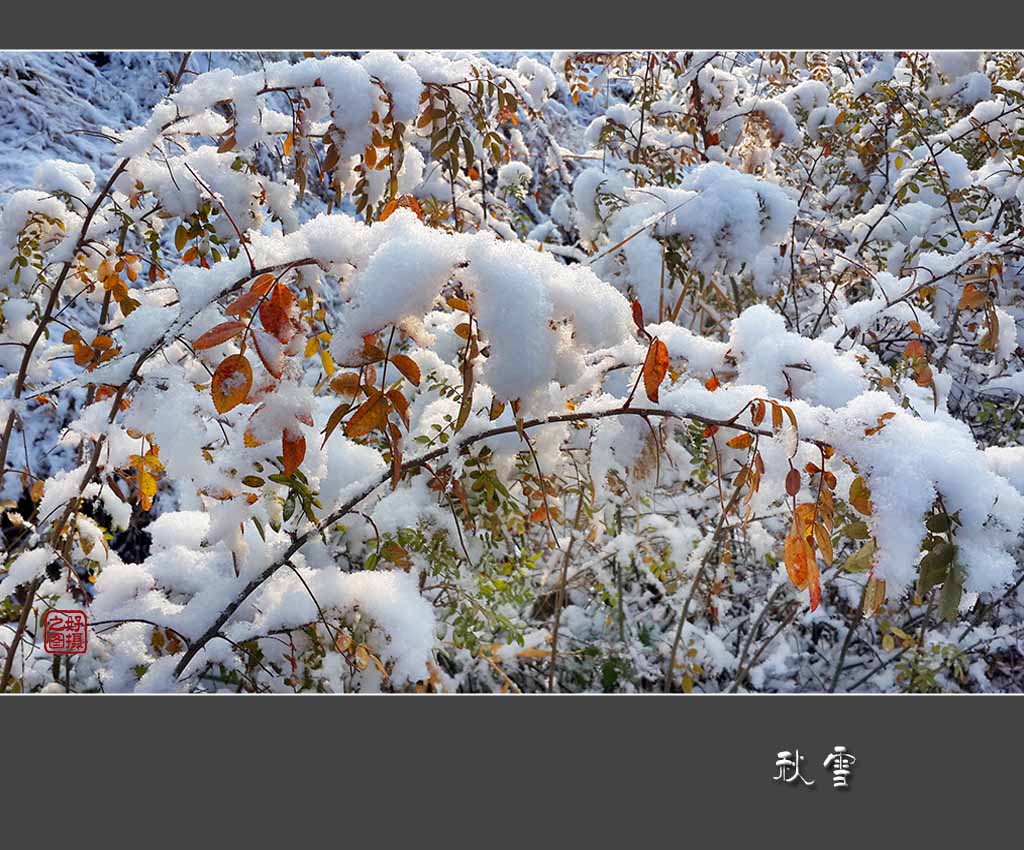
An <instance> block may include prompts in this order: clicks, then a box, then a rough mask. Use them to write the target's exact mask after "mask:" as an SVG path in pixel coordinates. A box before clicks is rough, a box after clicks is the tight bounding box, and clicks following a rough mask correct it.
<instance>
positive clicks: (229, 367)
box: [210, 354, 252, 413]
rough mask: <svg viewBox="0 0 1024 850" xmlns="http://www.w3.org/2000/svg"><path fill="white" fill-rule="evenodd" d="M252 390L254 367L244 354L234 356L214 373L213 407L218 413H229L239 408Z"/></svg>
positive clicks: (225, 359) (211, 386)
mask: <svg viewBox="0 0 1024 850" xmlns="http://www.w3.org/2000/svg"><path fill="white" fill-rule="evenodd" d="M250 389H252V366H251V365H250V364H249V361H248V360H247V359H246V357H245V355H244V354H232V355H231V356H230V357H225V358H224V360H223V361H221V364H220V366H218V367H217V370H216V371H215V372H214V373H213V382H212V384H211V385H210V391H211V392H212V394H213V406H214V407H216V408H217V412H218V413H227V412H228V411H229V410H231V409H232V408H233V407H237V406H238V405H239V404H241V403H242V402H243V401H245V398H246V396H248V395H249V390H250Z"/></svg>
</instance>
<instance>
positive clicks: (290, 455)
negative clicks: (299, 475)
mask: <svg viewBox="0 0 1024 850" xmlns="http://www.w3.org/2000/svg"><path fill="white" fill-rule="evenodd" d="M281 455H282V457H283V458H284V474H285V475H291V474H292V473H293V472H295V470H296V469H298V468H299V465H300V464H301V463H302V459H303V458H304V457H305V456H306V438H305V437H303V436H302V432H301V431H293V430H292V429H291V428H285V429H284V430H283V431H282V432H281Z"/></svg>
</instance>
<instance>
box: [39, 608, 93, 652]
mask: <svg viewBox="0 0 1024 850" xmlns="http://www.w3.org/2000/svg"><path fill="white" fill-rule="evenodd" d="M88 642H89V620H88V618H87V617H86V614H85V611H59V610H57V609H56V608H51V609H50V610H49V611H47V612H46V614H45V616H44V617H43V649H44V650H45V651H46V652H49V653H50V654H51V655H80V654H81V653H83V652H85V649H86V646H87V645H88Z"/></svg>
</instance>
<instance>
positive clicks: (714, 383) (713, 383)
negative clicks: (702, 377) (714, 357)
mask: <svg viewBox="0 0 1024 850" xmlns="http://www.w3.org/2000/svg"><path fill="white" fill-rule="evenodd" d="M721 385H722V382H721V381H719V380H718V375H712V376H711V377H710V378H708V379H707V380H706V381H705V382H704V389H706V390H708V391H709V392H714V391H715V390H717V389H718V388H719V387H720V386H721Z"/></svg>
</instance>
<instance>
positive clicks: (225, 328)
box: [192, 321, 245, 351]
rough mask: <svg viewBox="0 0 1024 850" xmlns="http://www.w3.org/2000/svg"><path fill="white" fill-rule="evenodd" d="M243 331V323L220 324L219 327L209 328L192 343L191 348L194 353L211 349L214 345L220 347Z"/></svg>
mask: <svg viewBox="0 0 1024 850" xmlns="http://www.w3.org/2000/svg"><path fill="white" fill-rule="evenodd" d="M244 330H245V322H238V321H231V322H221V323H220V324H219V325H216V326H215V327H212V328H210V329H209V330H208V331H207V332H206V333H204V334H202V335H201V336H199V337H198V338H197V339H196V341H195V342H193V343H192V347H193V348H194V349H195V350H196V351H204V350H205V349H207V348H213V347H214V346H215V345H220V344H221V343H223V342H227V341H228V340H229V339H233V338H234V337H236V336H238V335H239V334H240V333H241V332H242V331H244Z"/></svg>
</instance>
